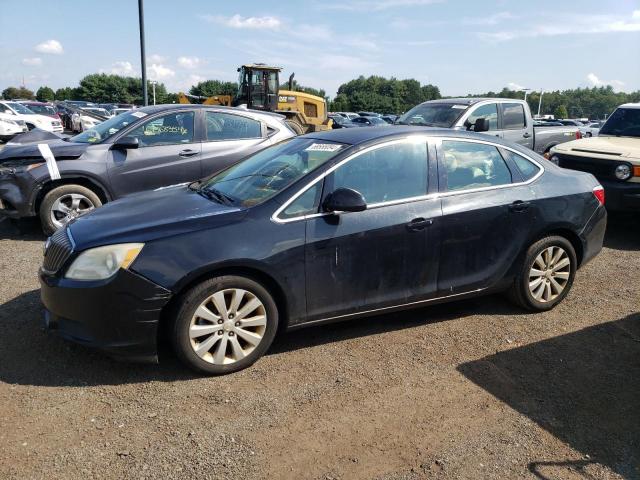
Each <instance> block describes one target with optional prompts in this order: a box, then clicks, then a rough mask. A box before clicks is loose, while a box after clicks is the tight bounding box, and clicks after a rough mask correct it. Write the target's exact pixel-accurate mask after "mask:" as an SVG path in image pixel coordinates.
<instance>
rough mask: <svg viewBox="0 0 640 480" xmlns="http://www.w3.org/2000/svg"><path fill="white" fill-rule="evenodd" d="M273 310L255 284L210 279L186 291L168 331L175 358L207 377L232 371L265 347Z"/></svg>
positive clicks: (236, 279)
mask: <svg viewBox="0 0 640 480" xmlns="http://www.w3.org/2000/svg"><path fill="white" fill-rule="evenodd" d="M277 330H278V308H277V307H276V304H275V301H274V300H273V297H272V296H271V294H270V293H269V292H268V291H267V289H266V288H264V287H263V286H262V285H261V284H259V283H258V282H256V281H254V280H252V279H250V278H247V277H240V276H235V275H225V276H220V277H214V278H211V279H209V280H205V281H204V282H202V283H200V284H198V285H196V286H195V287H193V288H192V289H191V290H189V291H188V292H187V293H186V294H185V295H184V297H183V298H182V300H181V301H180V303H179V304H178V308H177V309H176V313H175V316H174V317H173V319H172V324H171V328H170V329H169V332H170V337H171V341H172V343H173V348H174V350H175V352H176V355H177V356H178V358H179V359H180V360H181V361H182V362H183V363H184V364H186V365H187V366H188V367H189V368H191V369H193V370H195V371H197V372H199V373H204V374H207V375H222V374H226V373H232V372H237V371H238V370H242V369H244V368H247V367H249V366H250V365H252V364H253V363H254V362H255V361H256V360H258V359H259V358H260V357H261V356H262V355H264V354H265V353H266V351H267V350H268V349H269V347H270V346H271V343H272V342H273V339H274V338H275V335H276V332H277Z"/></svg>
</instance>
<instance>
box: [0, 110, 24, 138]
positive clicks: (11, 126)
mask: <svg viewBox="0 0 640 480" xmlns="http://www.w3.org/2000/svg"><path fill="white" fill-rule="evenodd" d="M27 131H29V129H28V128H27V124H26V123H24V121H23V120H14V119H13V118H12V116H11V115H6V114H4V113H0V140H1V141H4V142H6V141H7V140H11V139H12V138H13V137H14V136H15V135H17V134H18V133H24V132H27Z"/></svg>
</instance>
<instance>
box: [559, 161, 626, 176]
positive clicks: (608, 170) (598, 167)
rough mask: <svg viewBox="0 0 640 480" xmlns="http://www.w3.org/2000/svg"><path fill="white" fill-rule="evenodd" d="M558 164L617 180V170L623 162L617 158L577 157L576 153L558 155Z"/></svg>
mask: <svg viewBox="0 0 640 480" xmlns="http://www.w3.org/2000/svg"><path fill="white" fill-rule="evenodd" d="M558 157H559V159H560V160H559V162H558V164H559V165H560V166H561V167H562V168H570V169H571V170H580V171H581V172H588V173H591V174H592V175H594V176H595V177H597V178H601V179H607V180H616V176H615V170H616V167H617V166H618V165H620V163H621V162H616V161H615V160H600V159H594V158H589V157H577V156H574V155H558Z"/></svg>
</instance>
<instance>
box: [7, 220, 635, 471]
mask: <svg viewBox="0 0 640 480" xmlns="http://www.w3.org/2000/svg"><path fill="white" fill-rule="evenodd" d="M42 240H43V238H42V237H41V236H40V235H39V234H38V233H36V231H35V230H33V231H31V232H28V233H27V234H21V233H19V232H18V231H17V230H16V229H15V228H14V227H13V226H12V225H11V224H9V222H7V221H5V222H0V272H1V278H0V478H3V479H4V478H47V479H51V478H114V479H116V478H117V479H120V478H148V479H155V478H190V477H196V476H197V477H198V478H213V479H218V478H219V479H254V478H295V479H351V478H358V479H360V478H362V479H426V478H469V479H478V478H500V479H515V478H539V479H594V478H596V479H600V478H606V479H609V478H627V479H637V478H640V408H639V406H640V298H639V293H638V290H639V287H640V219H638V218H637V217H636V218H628V217H622V218H616V219H613V220H612V221H611V223H610V228H609V232H608V235H607V239H606V248H605V249H604V251H603V252H602V254H601V255H600V256H599V257H597V258H596V259H595V260H594V261H593V262H592V263H590V264H589V265H587V266H586V267H585V268H584V269H583V270H581V271H580V272H579V275H578V278H577V281H576V284H575V285H574V288H573V291H572V293H571V294H570V296H569V297H568V298H567V299H566V301H565V302H564V303H563V304H561V305H560V306H559V307H558V308H556V309H555V310H554V311H552V312H549V313H546V314H538V315H531V314H523V312H521V311H520V310H518V309H517V308H514V307H512V306H511V305H510V304H509V303H507V302H506V301H505V300H503V299H502V298H501V297H488V298H482V299H477V300H473V301H466V302H461V303H455V304H450V305H443V306H437V307H431V308H425V309H421V310H417V311H413V312H410V313H403V314H394V315H386V316H380V317H376V318H373V319H365V320H357V321H352V322H348V323H343V324H339V325H335V326H329V327H318V328H313V329H308V330H303V331H299V332H296V333H291V334H287V335H284V336H282V337H280V338H279V339H277V340H276V343H275V345H274V347H273V348H272V350H271V353H270V354H269V355H267V356H266V357H265V358H263V359H262V360H260V361H259V362H258V363H257V364H256V365H255V366H253V367H252V368H250V369H248V370H245V371H243V372H241V373H238V374H234V375H231V376H226V377H219V378H198V377H195V376H193V375H192V374H190V373H189V372H187V371H185V370H184V369H183V368H182V367H181V366H180V365H179V364H178V363H177V362H176V361H175V360H174V359H173V358H171V357H168V358H167V359H166V360H164V361H163V363H162V364H161V365H159V366H145V365H142V366H141V365H131V364H124V363H116V362H114V361H111V360H109V359H107V358H105V357H103V356H102V355H100V354H97V353H95V352H92V351H89V350H86V349H84V348H81V347H78V346H75V345H70V344H67V343H65V342H63V341H62V340H59V339H57V338H55V337H52V336H49V335H47V334H45V333H44V332H43V331H42V330H41V328H40V318H41V307H40V304H39V297H38V283H37V280H36V271H37V268H38V265H39V262H40V259H41V250H42Z"/></svg>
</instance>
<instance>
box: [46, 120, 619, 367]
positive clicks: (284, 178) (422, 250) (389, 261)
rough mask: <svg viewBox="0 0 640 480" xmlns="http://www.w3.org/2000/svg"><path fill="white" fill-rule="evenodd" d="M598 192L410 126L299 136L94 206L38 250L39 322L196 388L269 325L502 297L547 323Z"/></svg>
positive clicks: (266, 337) (267, 332) (559, 173)
mask: <svg viewBox="0 0 640 480" xmlns="http://www.w3.org/2000/svg"><path fill="white" fill-rule="evenodd" d="M603 203H604V196H603V191H602V187H601V186H600V185H599V184H598V182H597V181H596V180H595V178H594V177H593V176H591V175H590V174H586V173H580V172H574V171H569V170H564V169H561V168H559V167H557V166H555V165H553V164H552V163H550V162H548V161H546V160H545V159H543V158H542V157H540V156H538V155H536V154H535V153H533V152H532V151H530V150H527V149H524V148H521V147H519V146H517V145H514V144H510V143H505V142H502V141H501V140H499V139H497V138H491V137H487V136H484V135H479V134H472V133H463V132H455V131H451V130H441V129H429V128H420V127H400V126H389V127H383V128H376V127H373V128H357V129H341V130H335V131H328V132H319V133H312V134H308V135H304V136H301V137H296V138H293V139H289V140H286V141H283V142H281V143H279V144H277V145H274V146H272V147H268V148H266V149H265V150H262V151H261V152H259V153H256V154H253V155H251V156H249V157H248V158H246V159H245V160H243V161H242V162H240V163H238V164H236V165H234V166H231V167H229V168H227V169H226V170H224V171H223V172H222V173H219V174H216V175H215V176H213V177H210V178H208V179H205V180H202V181H199V182H195V183H192V184H189V185H177V186H173V187H166V188H161V189H158V190H156V191H152V192H147V193H142V194H138V195H135V196H133V197H129V198H126V199H123V200H118V201H115V202H112V203H109V204H107V205H106V206H104V207H102V208H100V209H99V210H96V211H95V212H94V213H91V214H89V215H87V216H84V217H81V218H78V219H76V220H75V221H73V222H72V223H71V224H70V225H69V226H68V227H65V228H64V229H61V230H59V231H58V232H56V233H55V234H54V235H53V236H52V237H50V238H49V239H48V240H47V243H46V245H45V256H44V263H43V266H42V269H41V271H40V280H41V285H42V301H43V303H44V305H45V307H46V315H45V322H46V325H47V327H48V328H49V329H51V330H54V331H56V332H57V333H58V334H60V335H62V336H63V337H65V338H68V339H71V340H73V341H76V342H80V343H82V344H86V345H90V346H95V347H99V348H101V349H104V350H105V351H107V352H109V353H110V354H112V355H114V356H120V357H128V358H132V359H138V360H156V359H157V339H158V338H159V336H160V335H159V334H160V333H162V334H163V335H167V336H168V338H170V339H171V341H172V343H173V346H174V348H175V351H176V353H177V355H178V356H179V358H180V359H181V360H183V361H184V362H185V363H186V364H187V365H188V366H190V367H192V368H194V369H196V370H198V371H200V372H204V373H208V374H220V373H228V372H232V371H236V370H239V369H242V368H244V367H247V366H249V365H250V364H252V363H253V362H255V361H256V360H257V359H258V358H259V357H260V356H261V355H263V354H264V353H265V352H266V351H267V349H268V348H269V346H270V344H271V342H272V340H273V339H274V336H275V335H276V332H277V331H280V327H284V328H287V329H293V328H298V327H302V326H306V325H313V324H319V323H326V322H333V321H337V320H346V319H351V318H356V317H361V316H366V315H371V314H377V313H381V312H390V311H394V310H400V309H406V308H413V307H419V306H423V305H428V304H432V303H436V302H445V301H450V300H456V299H461V298H466V297H470V296H476V295H483V294H487V293H490V292H500V291H504V292H507V293H508V294H509V296H510V297H511V298H512V299H513V300H514V301H515V302H516V303H517V304H518V305H520V306H522V307H524V308H526V309H529V310H533V311H543V310H549V309H551V308H553V307H554V306H555V305H557V304H558V303H559V302H560V301H562V299H563V298H564V297H565V296H566V295H567V293H568V292H569V290H570V288H571V285H572V283H573V280H574V277H575V274H576V271H577V269H578V268H579V267H580V266H582V265H584V264H585V263H586V262H588V261H589V260H591V259H592V258H593V257H594V256H595V255H596V254H597V253H598V252H599V251H600V249H601V248H602V241H603V236H604V231H605V224H606V213H605V209H604V206H603Z"/></svg>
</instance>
